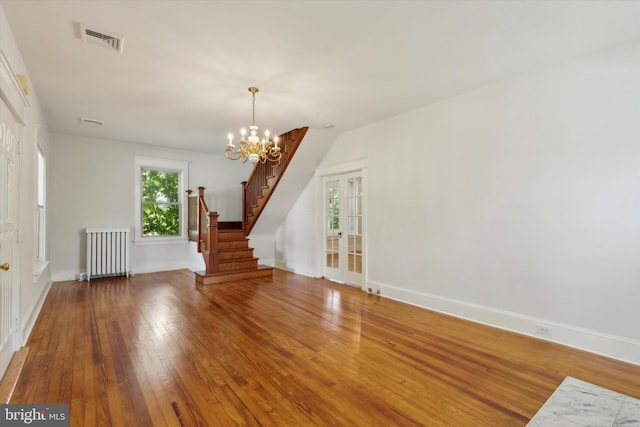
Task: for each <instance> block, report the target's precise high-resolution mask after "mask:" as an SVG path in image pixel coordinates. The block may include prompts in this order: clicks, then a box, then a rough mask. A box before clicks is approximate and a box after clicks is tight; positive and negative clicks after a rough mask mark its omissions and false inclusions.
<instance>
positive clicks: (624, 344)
mask: <svg viewBox="0 0 640 427" xmlns="http://www.w3.org/2000/svg"><path fill="white" fill-rule="evenodd" d="M367 288H371V289H373V290H374V291H377V290H380V293H381V295H382V296H383V297H387V298H390V299H394V300H397V301H401V302H405V303H407V304H411V305H415V306H418V307H422V308H426V309H429V310H433V311H438V312H440V313H444V314H448V315H451V316H456V317H460V318H462V319H465V320H469V321H472V322H476V323H482V324H485V325H488V326H493V327H496V328H500V329H505V330H508V331H511V332H516V333H519V334H523V335H528V336H532V337H535V338H539V339H543V340H546V341H552V342H555V343H558V344H562V345H566V346H569V347H574V348H577V349H580V350H585V351H588V352H591V353H596V354H600V355H602V356H606V357H610V358H613V359H617V360H620V361H623V362H628V363H633V364H635V365H640V342H639V341H636V340H632V339H629V338H623V337H618V336H615V335H610V334H605V333H601V332H597V331H592V330H588V329H583V328H578V327H575V326H571V325H566V324H562V323H557V322H552V321H548V320H544V319H539V318H535V317H531V316H525V315H521V314H517V313H512V312H508V311H503V310H498V309H495V308H491V307H485V306H481V305H477V304H471V303H467V302H464V301H458V300H454V299H449V298H443V297H439V296H436V295H429V294H425V293H422V292H417V291H413V290H409V289H404V288H399V287H396V286H392V285H385V284H382V283H377V282H373V281H369V282H367Z"/></svg>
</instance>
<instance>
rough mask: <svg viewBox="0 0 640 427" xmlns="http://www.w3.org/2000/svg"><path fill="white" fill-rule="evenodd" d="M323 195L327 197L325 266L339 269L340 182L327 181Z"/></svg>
mask: <svg viewBox="0 0 640 427" xmlns="http://www.w3.org/2000/svg"><path fill="white" fill-rule="evenodd" d="M325 194H326V197H327V200H326V203H327V206H326V218H325V220H326V224H325V234H326V252H325V258H326V260H325V263H326V264H325V266H326V267H329V268H340V181H339V180H332V181H327V184H326V192H325Z"/></svg>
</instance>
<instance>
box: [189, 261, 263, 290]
mask: <svg viewBox="0 0 640 427" xmlns="http://www.w3.org/2000/svg"><path fill="white" fill-rule="evenodd" d="M195 275H196V286H204V285H213V284H219V283H226V282H234V281H238V280H245V279H257V278H271V277H273V267H270V266H268V265H258V267H257V268H249V269H243V270H232V271H219V272H215V273H205V272H204V271H196V272H195Z"/></svg>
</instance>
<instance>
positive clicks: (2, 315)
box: [0, 99, 22, 374]
mask: <svg viewBox="0 0 640 427" xmlns="http://www.w3.org/2000/svg"><path fill="white" fill-rule="evenodd" d="M21 135H22V125H20V124H19V123H17V122H16V120H15V119H14V116H13V114H12V112H11V111H10V110H9V108H8V107H7V105H6V104H5V102H4V100H2V99H0V374H1V373H2V372H4V370H5V369H6V367H7V365H8V364H9V361H10V360H11V357H12V356H13V353H14V351H16V350H17V349H18V347H19V346H20V339H19V337H18V319H19V316H18V312H19V309H20V306H19V304H20V285H19V280H20V275H19V271H20V269H19V266H18V259H19V257H18V254H19V251H18V214H17V212H18V210H17V207H18V188H19V186H18V176H19V166H20V161H19V158H18V153H19V146H20V138H21Z"/></svg>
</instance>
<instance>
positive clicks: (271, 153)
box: [224, 87, 282, 164]
mask: <svg viewBox="0 0 640 427" xmlns="http://www.w3.org/2000/svg"><path fill="white" fill-rule="evenodd" d="M249 92H251V95H252V96H253V115H252V116H251V126H249V136H246V134H247V131H246V130H245V129H242V130H241V131H240V147H238V149H236V146H235V145H234V144H233V134H229V135H228V138H229V143H228V144H227V148H226V149H225V150H224V155H225V156H226V157H227V159H230V160H242V163H245V162H246V161H247V159H248V160H249V162H251V163H253V164H255V163H258V162H260V163H264V162H266V161H267V160H269V161H270V162H276V161H278V160H280V158H281V157H282V152H281V151H280V147H278V136H277V135H274V137H273V139H271V138H269V131H268V130H266V131H265V132H264V138H262V140H261V139H260V137H259V136H258V126H256V93H258V88H257V87H250V88H249Z"/></svg>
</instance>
